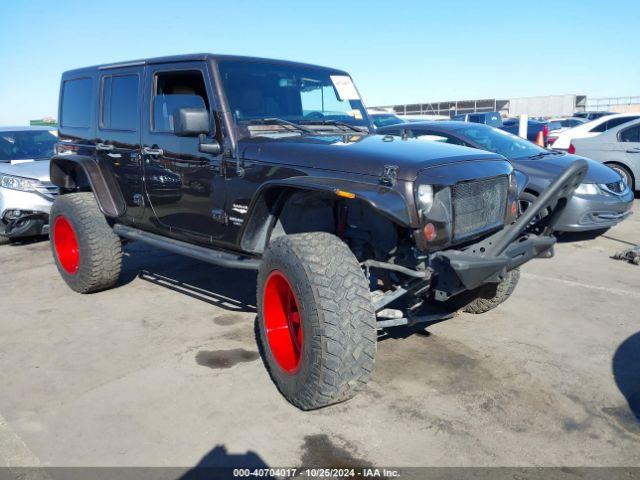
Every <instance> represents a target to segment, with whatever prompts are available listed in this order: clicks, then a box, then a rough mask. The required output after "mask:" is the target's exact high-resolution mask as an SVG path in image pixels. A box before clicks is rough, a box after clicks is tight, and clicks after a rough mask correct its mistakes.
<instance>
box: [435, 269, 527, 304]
mask: <svg viewBox="0 0 640 480" xmlns="http://www.w3.org/2000/svg"><path fill="white" fill-rule="evenodd" d="M519 279H520V270H519V269H518V268H514V269H513V270H510V271H508V272H507V275H506V276H505V277H504V280H502V282H500V283H488V284H486V285H483V286H481V287H479V288H476V289H475V290H471V291H469V292H463V293H460V294H458V295H456V296H455V297H453V298H452V299H451V300H449V301H448V302H446V304H447V306H448V307H450V308H452V309H455V310H462V311H463V312H466V313H475V314H480V313H486V312H488V311H489V310H493V309H494V308H496V307H497V306H498V305H500V304H501V303H503V302H505V301H506V300H507V299H508V298H509V297H510V296H511V294H512V293H513V291H514V290H515V288H516V285H518V280H519Z"/></svg>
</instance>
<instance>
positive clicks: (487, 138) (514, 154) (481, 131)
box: [455, 125, 547, 160]
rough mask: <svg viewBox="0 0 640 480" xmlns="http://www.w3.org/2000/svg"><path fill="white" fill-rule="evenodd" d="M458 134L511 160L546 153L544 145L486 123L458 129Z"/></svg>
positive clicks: (479, 146)
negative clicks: (541, 145)
mask: <svg viewBox="0 0 640 480" xmlns="http://www.w3.org/2000/svg"><path fill="white" fill-rule="evenodd" d="M455 132H456V134H457V135H459V136H460V137H461V138H463V139H464V140H468V141H469V143H470V144H471V143H473V144H474V146H475V145H478V148H482V149H483V150H489V151H490V152H495V153H498V154H500V155H503V156H505V157H507V158H508V159H509V160H517V159H522V158H526V157H530V156H532V155H538V154H540V153H545V152H547V150H545V149H544V148H542V147H539V146H537V145H536V144H534V143H531V142H529V141H528V140H525V139H524V138H520V137H516V136H515V135H511V134H510V133H508V132H505V131H504V130H500V129H497V128H492V127H487V126H485V125H474V126H468V127H464V128H459V129H456V131H455Z"/></svg>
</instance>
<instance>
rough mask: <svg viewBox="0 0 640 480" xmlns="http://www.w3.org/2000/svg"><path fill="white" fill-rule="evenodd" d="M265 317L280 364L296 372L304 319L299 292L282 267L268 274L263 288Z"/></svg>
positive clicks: (273, 351)
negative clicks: (301, 315)
mask: <svg viewBox="0 0 640 480" xmlns="http://www.w3.org/2000/svg"><path fill="white" fill-rule="evenodd" d="M262 314H263V318H264V322H265V330H266V334H267V342H268V343H269V348H270V349H271V353H272V354H273V357H274V358H275V359H276V362H277V363H278V366H279V367H280V368H281V369H282V370H284V371H285V372H286V373H289V374H294V373H296V372H297V371H298V369H299V368H300V360H301V358H302V345H303V343H302V321H301V317H300V307H299V304H298V299H297V298H296V294H295V293H294V292H293V288H291V284H290V283H289V280H287V278H286V277H285V276H284V275H283V274H282V272H280V271H279V270H274V271H272V272H271V273H270V274H269V277H268V278H267V281H266V283H265V287H264V304H263V313H262Z"/></svg>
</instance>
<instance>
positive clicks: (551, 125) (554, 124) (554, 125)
mask: <svg viewBox="0 0 640 480" xmlns="http://www.w3.org/2000/svg"><path fill="white" fill-rule="evenodd" d="M566 126H568V125H566ZM562 127H563V122H559V121H554V122H549V130H558V129H560V128H562Z"/></svg>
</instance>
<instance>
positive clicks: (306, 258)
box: [257, 232, 377, 410]
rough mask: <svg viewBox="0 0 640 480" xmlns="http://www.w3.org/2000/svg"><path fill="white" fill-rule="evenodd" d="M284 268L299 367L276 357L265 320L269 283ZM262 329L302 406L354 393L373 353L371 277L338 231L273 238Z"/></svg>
mask: <svg viewBox="0 0 640 480" xmlns="http://www.w3.org/2000/svg"><path fill="white" fill-rule="evenodd" d="M274 271H279V272H280V273H282V274H283V275H284V276H285V277H286V279H287V281H288V282H289V286H290V287H291V289H292V291H293V293H294V294H295V297H297V302H298V304H299V311H300V319H301V321H300V323H301V325H302V327H301V328H302V332H303V341H302V354H301V358H300V361H299V368H298V370H297V371H296V372H294V373H287V372H286V371H284V370H283V369H282V368H281V366H280V365H279V363H278V361H277V360H276V359H275V357H274V354H273V352H272V350H271V347H270V345H269V341H268V339H267V333H266V328H265V312H264V304H265V298H264V295H265V283H266V282H267V279H268V278H269V277H270V275H271V274H272V273H273V272H274ZM257 298H258V332H259V339H260V343H261V347H262V348H261V351H262V353H263V359H264V361H265V364H266V367H267V369H268V370H269V373H270V375H271V378H272V379H273V381H274V383H275V384H276V386H277V387H278V389H279V390H280V392H281V393H282V395H283V396H284V397H285V398H286V399H287V400H288V401H289V402H291V403H292V404H293V405H295V406H296V407H298V408H300V409H302V410H312V409H316V408H321V407H325V406H327V405H331V404H334V403H338V402H341V401H344V400H347V399H349V398H351V397H353V396H354V395H355V394H356V393H357V392H358V391H360V390H362V389H363V388H364V386H365V385H366V384H367V381H368V380H369V378H370V377H371V374H372V372H373V366H374V362H375V355H376V342H377V329H376V317H375V311H374V308H373V304H372V301H371V295H370V292H369V286H368V282H367V280H366V278H365V276H364V274H363V271H362V268H361V267H360V265H359V264H358V261H357V260H356V257H355V256H354V255H353V253H352V252H351V251H350V250H349V248H348V247H347V245H346V244H345V243H344V242H342V241H341V240H340V239H338V238H337V237H335V236H334V235H331V234H328V233H323V232H313V233H301V234H295V235H285V236H282V237H278V238H277V239H275V240H273V241H272V242H271V243H270V244H269V246H268V248H267V249H266V251H265V253H264V255H263V261H262V264H261V266H260V270H259V273H258V286H257Z"/></svg>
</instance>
